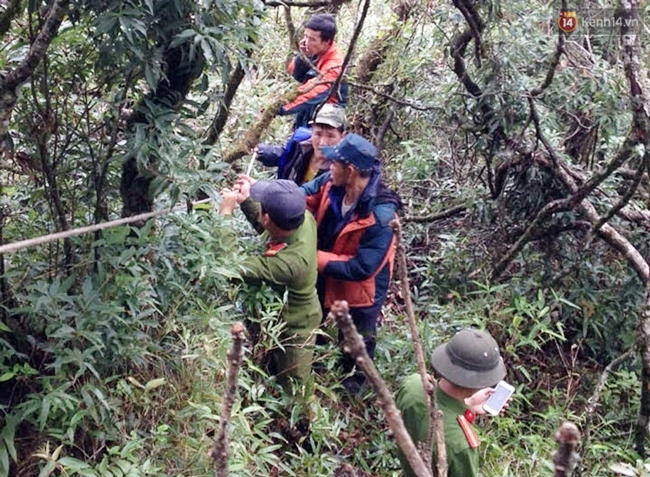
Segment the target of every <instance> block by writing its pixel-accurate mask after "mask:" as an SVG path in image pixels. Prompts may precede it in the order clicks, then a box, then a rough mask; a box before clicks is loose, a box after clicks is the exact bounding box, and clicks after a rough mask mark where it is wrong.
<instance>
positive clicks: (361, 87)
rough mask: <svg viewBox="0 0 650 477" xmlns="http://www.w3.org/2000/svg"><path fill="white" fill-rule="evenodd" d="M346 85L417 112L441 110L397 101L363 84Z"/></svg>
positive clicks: (400, 100)
mask: <svg viewBox="0 0 650 477" xmlns="http://www.w3.org/2000/svg"><path fill="white" fill-rule="evenodd" d="M348 84H349V85H350V86H353V87H355V88H359V89H361V90H364V91H370V92H372V93H374V94H376V95H377V96H381V97H382V98H386V99H388V100H389V101H392V102H393V103H397V104H399V105H401V106H406V107H408V108H412V109H415V110H417V111H440V110H441V109H442V108H441V107H440V106H421V105H419V104H415V103H412V102H410V101H406V100H404V99H399V98H396V97H395V96H391V95H390V94H387V93H384V92H382V91H379V90H378V89H376V88H373V87H372V86H366V85H365V84H361V83H358V82H355V81H348Z"/></svg>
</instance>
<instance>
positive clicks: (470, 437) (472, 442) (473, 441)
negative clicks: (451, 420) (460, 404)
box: [456, 416, 481, 449]
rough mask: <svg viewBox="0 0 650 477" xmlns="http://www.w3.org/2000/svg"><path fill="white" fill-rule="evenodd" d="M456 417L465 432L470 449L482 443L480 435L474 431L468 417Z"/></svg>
mask: <svg viewBox="0 0 650 477" xmlns="http://www.w3.org/2000/svg"><path fill="white" fill-rule="evenodd" d="M456 419H457V421H458V425H459V426H460V428H461V429H462V431H463V434H465V439H467V443H468V444H469V447H470V449H476V448H477V447H478V446H479V445H480V444H481V443H480V442H479V440H478V436H477V435H476V432H474V429H473V428H472V425H471V424H470V423H469V422H468V421H467V419H465V416H458V417H457V418H456Z"/></svg>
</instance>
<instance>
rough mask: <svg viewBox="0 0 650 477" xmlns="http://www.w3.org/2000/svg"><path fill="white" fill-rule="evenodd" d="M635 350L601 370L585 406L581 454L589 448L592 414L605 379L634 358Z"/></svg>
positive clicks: (629, 351)
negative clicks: (624, 362)
mask: <svg viewBox="0 0 650 477" xmlns="http://www.w3.org/2000/svg"><path fill="white" fill-rule="evenodd" d="M634 352H635V349H634V348H632V349H629V350H627V351H626V352H625V353H623V354H622V355H620V356H618V357H617V358H616V359H614V360H613V361H612V362H611V363H609V364H608V365H607V366H606V367H605V369H603V372H602V373H601V375H600V379H599V380H598V384H597V385H596V388H595V389H594V392H593V394H592V395H591V397H590V398H589V400H588V403H589V405H588V406H587V413H586V416H585V424H584V426H583V436H584V439H583V442H584V444H583V446H582V449H583V452H584V450H585V449H588V448H589V438H590V437H591V436H590V432H591V423H592V422H593V417H594V412H596V408H597V407H598V402H599V401H600V393H601V392H602V391H603V388H604V387H605V383H606V382H607V378H608V377H609V375H610V374H611V373H612V371H613V370H614V368H615V367H616V366H618V365H619V364H621V363H622V362H623V361H625V360H626V359H628V358H630V357H632V356H634Z"/></svg>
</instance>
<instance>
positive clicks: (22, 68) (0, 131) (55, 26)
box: [0, 0, 69, 138]
mask: <svg viewBox="0 0 650 477" xmlns="http://www.w3.org/2000/svg"><path fill="white" fill-rule="evenodd" d="M68 3H69V0H55V1H54V2H53V3H52V6H51V7H50V11H49V13H48V15H47V18H46V19H45V23H44V24H43V28H42V30H41V31H40V33H39V34H38V35H37V36H36V39H35V40H34V43H32V44H31V46H30V48H29V52H28V53H27V56H25V58H23V60H22V61H21V62H20V63H19V64H18V66H16V68H14V69H13V70H11V71H10V72H9V73H7V74H6V75H5V76H4V77H3V76H0V138H1V137H4V135H5V134H6V133H7V128H8V126H9V120H10V118H11V112H12V110H13V107H14V104H15V103H16V99H17V97H16V89H17V88H18V87H19V86H20V85H21V84H22V83H24V82H25V81H26V80H27V79H28V78H29V77H30V76H31V75H32V74H33V73H34V70H35V69H36V66H37V65H38V63H39V62H40V61H41V59H42V58H43V57H44V56H45V53H46V52H47V49H48V47H49V46H50V43H51V42H52V39H53V38H54V36H55V35H56V34H57V32H58V31H59V26H60V25H61V22H62V21H63V17H64V16H65V13H66V11H67V9H68Z"/></svg>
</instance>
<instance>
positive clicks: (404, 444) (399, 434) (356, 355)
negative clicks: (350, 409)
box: [328, 301, 432, 477]
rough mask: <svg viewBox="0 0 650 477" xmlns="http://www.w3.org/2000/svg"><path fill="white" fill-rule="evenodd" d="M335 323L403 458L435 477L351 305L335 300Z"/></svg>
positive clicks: (419, 472) (422, 476)
mask: <svg viewBox="0 0 650 477" xmlns="http://www.w3.org/2000/svg"><path fill="white" fill-rule="evenodd" d="M329 319H334V320H336V324H337V325H338V327H339V329H340V330H341V333H343V351H345V352H346V353H348V354H349V355H350V356H351V357H352V358H353V359H354V362H355V364H356V365H357V366H358V367H359V368H360V369H361V371H363V373H364V374H365V375H366V378H368V382H369V383H370V385H371V386H372V388H373V390H374V391H375V395H376V396H377V403H378V404H379V406H381V408H382V409H383V411H384V414H385V415H386V421H387V422H388V425H389V426H390V428H391V430H392V431H393V436H394V437H395V442H396V443H397V445H398V446H399V447H400V449H401V450H402V452H403V453H404V456H405V457H406V459H407V460H408V463H409V465H410V466H411V470H413V473H414V474H415V475H416V476H417V477H432V476H431V467H427V466H426V465H425V464H424V461H423V460H422V457H421V456H420V453H419V452H418V450H417V448H416V447H415V444H413V439H411V436H410V435H409V433H408V431H407V430H406V427H405V426H404V422H403V421H402V416H401V414H400V412H399V410H398V409H397V407H396V406H395V401H394V400H393V396H392V395H391V393H390V391H389V390H388V388H387V387H386V383H384V381H383V379H382V378H381V376H380V375H379V372H378V371H377V368H376V367H375V365H374V363H373V362H372V359H370V356H368V351H367V350H366V345H365V344H364V342H363V338H362V337H361V335H360V334H359V332H358V331H357V328H356V327H355V326H354V323H353V322H352V318H351V317H350V313H349V311H348V303H347V302H346V301H336V302H334V304H333V305H332V308H331V309H330V313H329V315H328V320H329Z"/></svg>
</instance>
